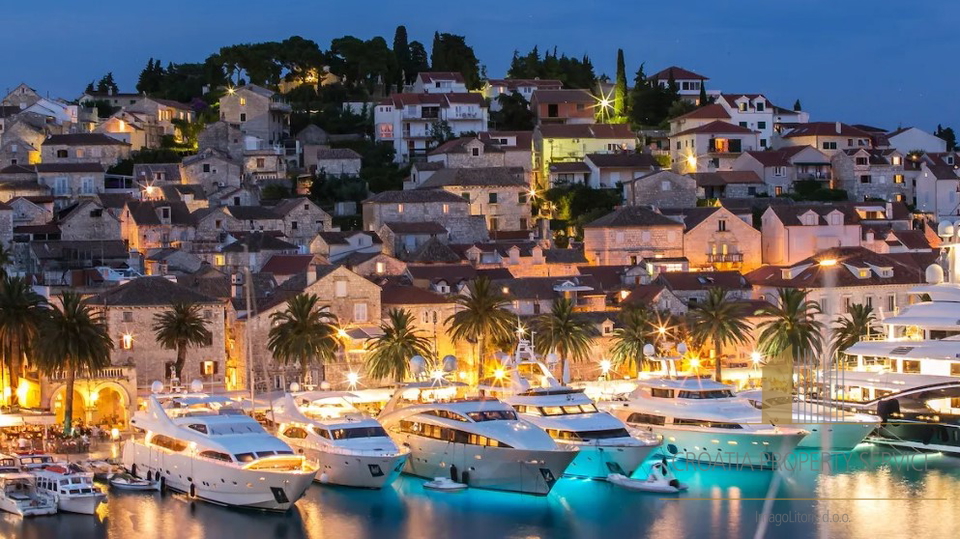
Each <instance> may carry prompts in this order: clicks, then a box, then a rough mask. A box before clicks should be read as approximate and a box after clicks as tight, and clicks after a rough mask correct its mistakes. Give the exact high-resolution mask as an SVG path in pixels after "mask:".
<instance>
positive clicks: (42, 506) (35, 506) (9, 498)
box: [0, 455, 57, 517]
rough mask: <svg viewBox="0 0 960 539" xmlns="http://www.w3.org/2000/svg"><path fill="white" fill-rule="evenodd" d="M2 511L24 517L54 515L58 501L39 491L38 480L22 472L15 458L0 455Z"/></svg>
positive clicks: (0, 500) (0, 498)
mask: <svg viewBox="0 0 960 539" xmlns="http://www.w3.org/2000/svg"><path fill="white" fill-rule="evenodd" d="M0 511H6V512H7V513H13V514H14V515H20V516H22V517H33V516H40V515H52V514H54V513H56V512H57V501H56V500H55V499H54V497H53V496H51V495H50V494H47V493H45V492H42V491H40V490H38V489H37V478H36V477H34V476H33V474H30V473H26V472H21V471H20V467H19V462H17V459H16V458H15V457H12V456H9V455H0Z"/></svg>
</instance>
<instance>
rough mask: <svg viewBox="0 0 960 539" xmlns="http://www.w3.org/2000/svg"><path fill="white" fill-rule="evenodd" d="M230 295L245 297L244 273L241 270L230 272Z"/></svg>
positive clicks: (239, 297)
mask: <svg viewBox="0 0 960 539" xmlns="http://www.w3.org/2000/svg"><path fill="white" fill-rule="evenodd" d="M230 296H231V297H234V298H237V299H241V298H243V274H242V273H240V272H239V271H237V272H233V273H231V274H230Z"/></svg>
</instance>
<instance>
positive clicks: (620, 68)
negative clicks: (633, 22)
mask: <svg viewBox="0 0 960 539" xmlns="http://www.w3.org/2000/svg"><path fill="white" fill-rule="evenodd" d="M613 115H614V116H615V117H616V118H624V117H626V115H627V67H626V65H625V64H624V60H623V49H617V80H616V84H615V85H614V87H613Z"/></svg>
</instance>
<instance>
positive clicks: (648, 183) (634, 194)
mask: <svg viewBox="0 0 960 539" xmlns="http://www.w3.org/2000/svg"><path fill="white" fill-rule="evenodd" d="M623 200H624V203H625V204H627V205H628V206H656V207H660V206H663V207H671V208H688V207H689V208H692V207H694V206H696V205H697V182H696V180H694V179H693V178H691V177H690V176H681V175H680V174H677V173H676V172H673V171H670V170H661V171H658V172H651V173H650V174H645V175H643V176H639V177H637V178H634V179H633V180H628V181H625V182H624V183H623Z"/></svg>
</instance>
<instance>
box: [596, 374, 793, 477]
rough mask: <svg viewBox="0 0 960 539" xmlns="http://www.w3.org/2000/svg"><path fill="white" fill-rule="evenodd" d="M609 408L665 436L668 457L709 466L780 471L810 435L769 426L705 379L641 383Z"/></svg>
mask: <svg viewBox="0 0 960 539" xmlns="http://www.w3.org/2000/svg"><path fill="white" fill-rule="evenodd" d="M604 408H606V409H607V410H609V411H610V412H612V413H613V415H615V416H617V417H618V418H620V419H622V420H624V421H626V423H627V424H628V425H631V426H635V427H639V428H644V429H647V430H649V431H651V432H654V433H656V434H659V435H661V436H662V437H663V443H664V447H665V448H666V451H667V453H668V454H670V455H674V456H676V457H677V458H681V459H685V460H696V461H700V462H703V463H708V464H717V465H736V466H742V467H753V468H757V467H759V468H775V467H776V466H777V463H778V462H781V461H783V460H784V459H785V458H786V456H787V455H788V454H789V453H790V452H791V451H793V450H794V449H795V448H796V447H797V446H798V445H799V444H800V441H801V440H803V438H804V437H805V436H807V435H808V434H809V433H808V432H807V431H805V430H802V429H798V428H793V427H778V426H771V425H767V424H766V423H765V422H764V420H763V417H762V414H761V412H760V410H757V409H756V408H754V407H753V406H751V405H750V403H749V402H747V400H746V399H741V398H738V397H736V396H735V395H734V394H733V390H732V389H731V388H730V386H727V385H725V384H721V383H718V382H715V381H713V380H710V379H706V378H696V377H689V378H669V379H668V378H651V379H647V380H640V381H638V386H637V389H636V390H634V391H633V392H632V393H630V395H629V396H628V397H627V398H626V399H625V400H623V401H613V402H610V403H606V404H604Z"/></svg>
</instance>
